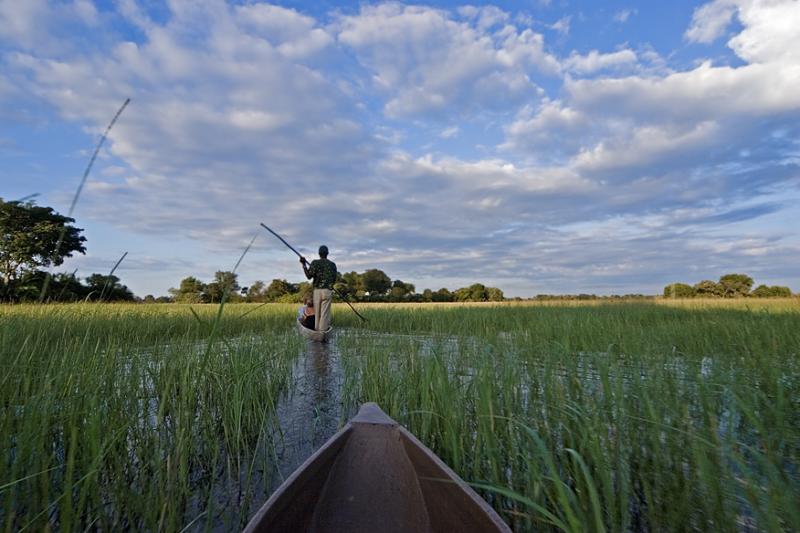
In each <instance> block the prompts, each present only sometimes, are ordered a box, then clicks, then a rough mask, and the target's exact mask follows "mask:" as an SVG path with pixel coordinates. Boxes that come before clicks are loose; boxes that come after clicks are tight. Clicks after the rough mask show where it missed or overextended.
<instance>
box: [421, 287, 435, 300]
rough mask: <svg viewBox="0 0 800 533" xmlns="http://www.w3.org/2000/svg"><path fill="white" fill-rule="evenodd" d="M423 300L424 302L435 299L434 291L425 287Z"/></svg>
mask: <svg viewBox="0 0 800 533" xmlns="http://www.w3.org/2000/svg"><path fill="white" fill-rule="evenodd" d="M422 301H423V302H432V301H433V291H432V290H430V289H425V290H424V291H422Z"/></svg>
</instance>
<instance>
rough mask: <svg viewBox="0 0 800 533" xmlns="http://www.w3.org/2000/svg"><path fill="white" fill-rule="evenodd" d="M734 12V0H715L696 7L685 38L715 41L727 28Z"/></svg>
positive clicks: (703, 41)
mask: <svg viewBox="0 0 800 533" xmlns="http://www.w3.org/2000/svg"><path fill="white" fill-rule="evenodd" d="M735 12H736V0H715V1H714V2H709V3H707V4H705V5H702V6H700V7H698V8H696V9H695V10H694V14H693V15H692V23H691V25H690V26H689V29H687V30H686V34H685V36H686V38H687V39H688V40H689V41H690V42H696V43H710V42H713V41H715V40H716V39H718V38H719V37H721V36H722V34H723V33H724V32H725V30H726V29H727V28H728V26H729V25H730V23H731V21H732V20H733V15H734V13H735Z"/></svg>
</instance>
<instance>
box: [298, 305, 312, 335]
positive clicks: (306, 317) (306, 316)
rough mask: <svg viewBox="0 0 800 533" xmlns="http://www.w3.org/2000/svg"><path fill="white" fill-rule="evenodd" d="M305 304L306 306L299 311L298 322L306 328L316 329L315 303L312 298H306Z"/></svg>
mask: <svg viewBox="0 0 800 533" xmlns="http://www.w3.org/2000/svg"><path fill="white" fill-rule="evenodd" d="M303 303H304V304H305V305H303V306H302V307H301V308H300V309H298V311H297V320H299V321H300V323H301V324H302V325H303V327H304V328H307V329H314V327H315V324H314V320H315V313H314V301H313V300H312V299H311V298H308V297H306V298H305V300H304V302H303Z"/></svg>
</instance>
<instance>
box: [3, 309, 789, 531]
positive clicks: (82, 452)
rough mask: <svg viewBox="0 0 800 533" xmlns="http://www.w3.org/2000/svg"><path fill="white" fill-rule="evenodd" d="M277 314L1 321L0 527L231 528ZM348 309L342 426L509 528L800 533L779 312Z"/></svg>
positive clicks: (269, 432) (256, 463)
mask: <svg viewBox="0 0 800 533" xmlns="http://www.w3.org/2000/svg"><path fill="white" fill-rule="evenodd" d="M295 307H296V306H294V305H275V304H270V305H264V306H259V305H256V304H233V305H227V306H226V307H225V309H224V313H223V314H222V315H221V316H220V318H219V320H216V316H217V313H218V311H219V308H218V306H212V305H197V306H185V305H51V306H36V305H32V306H4V307H0V410H2V413H0V415H2V416H0V440H1V441H2V450H3V451H2V461H0V524H2V529H3V530H4V531H17V530H29V531H39V530H42V529H48V528H50V529H54V530H61V531H73V530H87V529H89V530H91V529H100V530H119V529H135V530H151V531H152V530H164V531H180V530H181V529H183V528H186V527H187V526H188V527H189V528H190V529H203V528H205V527H213V528H217V529H228V530H238V529H240V528H241V527H242V526H243V525H244V523H245V522H246V520H247V518H248V517H249V516H250V515H252V513H253V512H254V511H255V507H256V506H257V505H258V504H260V503H261V502H263V501H264V499H265V498H266V496H267V494H266V493H267V492H268V491H269V490H272V489H274V488H275V487H266V486H264V480H263V477H264V474H265V473H266V472H269V471H270V470H271V469H272V468H274V467H275V460H276V458H275V455H274V450H273V449H272V442H273V440H274V439H276V438H280V436H279V430H278V429H277V423H276V419H275V417H276V415H275V406H276V403H277V402H279V401H280V398H281V396H282V394H284V392H285V391H286V390H287V387H289V383H290V377H291V368H292V362H293V361H294V359H295V358H296V357H297V354H299V353H300V354H302V353H303V347H304V344H303V342H304V341H301V340H300V338H299V337H297V336H296V335H295V333H294V331H293V323H294V312H295ZM357 307H358V309H359V311H360V312H362V314H365V315H366V316H367V317H368V319H369V322H368V323H367V324H362V323H361V322H360V321H359V319H358V318H357V317H356V316H355V315H354V314H353V313H352V311H350V310H349V309H348V308H347V307H345V306H344V305H337V306H336V309H335V311H334V313H335V323H336V326H337V329H338V330H339V334H338V336H337V338H336V340H335V343H336V348H337V349H338V350H339V358H340V359H341V361H342V364H343V366H344V368H343V371H344V378H345V384H344V388H345V389H344V391H343V393H344V394H343V397H344V401H345V402H346V404H347V405H346V408H345V411H349V412H352V409H353V407H354V406H355V405H356V404H359V403H362V402H364V401H376V402H378V403H379V404H380V405H381V407H382V408H383V409H384V410H386V411H387V412H388V413H389V414H390V415H391V416H393V417H394V418H396V419H397V420H398V421H400V422H401V423H403V424H405V425H406V426H407V427H408V428H409V429H410V430H411V431H412V432H414V433H415V434H416V435H417V436H418V437H419V438H420V440H421V441H422V442H423V443H425V444H426V445H427V446H429V447H431V448H432V449H433V450H434V451H435V452H436V453H437V454H439V455H440V456H441V457H442V458H443V459H444V460H445V461H446V462H447V463H448V464H449V465H451V466H452V467H453V469H454V470H456V472H458V473H459V474H460V475H461V476H462V477H463V478H464V479H466V480H467V481H469V482H471V483H474V484H475V486H476V487H478V488H479V489H480V491H481V493H482V494H483V495H484V496H485V497H486V498H487V499H488V500H489V501H490V502H491V503H492V505H494V506H495V507H496V508H497V509H498V511H500V513H501V515H502V516H503V518H504V519H506V520H507V521H508V522H509V523H510V524H511V525H512V526H513V527H514V528H515V529H516V530H520V531H527V530H542V529H544V530H548V529H553V530H565V531H602V530H607V531H652V530H658V531H672V530H697V531H708V530H714V531H745V530H765V531H782V530H800V512H798V507H797V505H796V502H797V501H799V500H800V488H799V486H800V483H799V482H798V478H799V476H800V458H799V457H798V454H799V453H800V452H799V450H800V306H798V301H797V300H796V299H787V300H777V301H776V300H756V299H747V300H741V301H730V300H683V301H673V300H655V301H650V302H596V301H590V302H534V303H527V302H526V303H523V304H519V303H508V304H483V305H460V304H445V305H427V304H424V305H400V306H398V305H386V304H357ZM215 322H216V326H215V325H214V324H215ZM212 329H213V330H214V334H213V336H212V334H211V332H212ZM210 340H211V342H209V341H210ZM313 416H314V414H313V413H309V421H310V422H309V423H312V422H311V420H312V419H313Z"/></svg>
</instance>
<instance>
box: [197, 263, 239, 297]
mask: <svg viewBox="0 0 800 533" xmlns="http://www.w3.org/2000/svg"><path fill="white" fill-rule="evenodd" d="M237 278H238V274H235V273H234V272H230V271H226V270H217V272H216V273H215V274H214V281H212V282H211V283H208V284H207V285H206V286H205V290H204V291H203V292H204V294H205V298H206V299H207V300H208V301H209V302H211V303H218V302H221V301H222V298H223V297H225V295H226V294H227V295H228V298H231V297H232V298H231V299H236V297H237V295H238V292H239V282H238V281H237Z"/></svg>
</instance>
